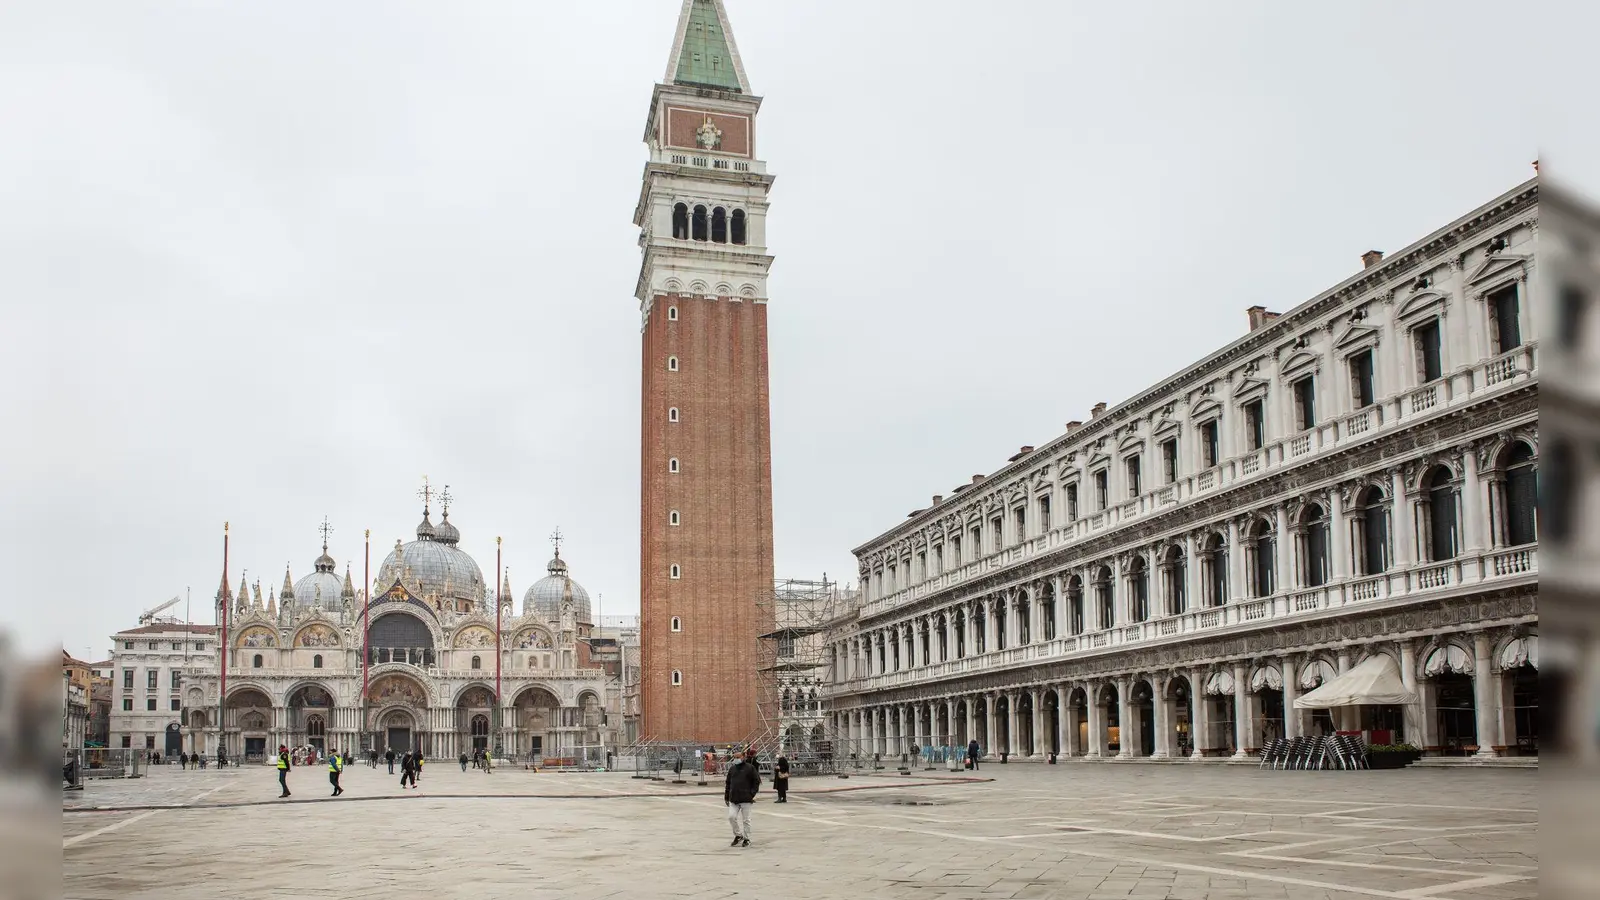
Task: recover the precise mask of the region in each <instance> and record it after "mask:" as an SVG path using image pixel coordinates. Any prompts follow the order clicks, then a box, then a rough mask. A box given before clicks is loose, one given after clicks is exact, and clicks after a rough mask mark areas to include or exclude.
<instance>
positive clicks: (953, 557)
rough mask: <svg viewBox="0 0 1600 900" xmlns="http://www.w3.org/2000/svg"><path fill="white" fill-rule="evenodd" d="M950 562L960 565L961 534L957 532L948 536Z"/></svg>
mask: <svg viewBox="0 0 1600 900" xmlns="http://www.w3.org/2000/svg"><path fill="white" fill-rule="evenodd" d="M950 562H951V563H952V564H954V565H958V566H959V565H961V535H959V534H957V535H953V536H952V537H951V538H950Z"/></svg>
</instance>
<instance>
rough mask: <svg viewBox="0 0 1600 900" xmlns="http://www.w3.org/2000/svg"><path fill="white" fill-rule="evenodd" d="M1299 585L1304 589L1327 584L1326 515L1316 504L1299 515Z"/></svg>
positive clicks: (1319, 505)
mask: <svg viewBox="0 0 1600 900" xmlns="http://www.w3.org/2000/svg"><path fill="white" fill-rule="evenodd" d="M1300 583H1301V584H1303V585H1305V586H1306V587H1321V586H1322V585H1324V584H1327V583H1328V513H1327V511H1326V510H1324V509H1323V508H1322V505H1321V504H1318V503H1313V504H1311V505H1310V506H1307V507H1306V508H1305V510H1304V511H1303V512H1301V514H1300Z"/></svg>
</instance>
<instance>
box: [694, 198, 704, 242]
mask: <svg viewBox="0 0 1600 900" xmlns="http://www.w3.org/2000/svg"><path fill="white" fill-rule="evenodd" d="M706 226H707V222H706V208H705V207H704V206H696V207H695V208H694V239H695V240H697V241H703V240H705V239H706V236H707V235H706V232H707V227H706Z"/></svg>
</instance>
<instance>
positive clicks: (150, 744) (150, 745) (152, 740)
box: [144, 734, 156, 750]
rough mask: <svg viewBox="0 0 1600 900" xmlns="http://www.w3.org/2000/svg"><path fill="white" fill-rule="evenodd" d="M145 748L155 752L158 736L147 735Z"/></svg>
mask: <svg viewBox="0 0 1600 900" xmlns="http://www.w3.org/2000/svg"><path fill="white" fill-rule="evenodd" d="M144 748H145V749H146V750H154V749H155V748H156V736H155V735H153V734H147V735H145V736H144Z"/></svg>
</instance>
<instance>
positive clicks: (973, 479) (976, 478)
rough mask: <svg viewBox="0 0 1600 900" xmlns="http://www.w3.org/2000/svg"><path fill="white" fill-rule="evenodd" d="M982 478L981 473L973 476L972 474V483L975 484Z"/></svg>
mask: <svg viewBox="0 0 1600 900" xmlns="http://www.w3.org/2000/svg"><path fill="white" fill-rule="evenodd" d="M982 480H983V476H982V475H974V476H972V483H973V484H977V483H978V482H980V481H982Z"/></svg>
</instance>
